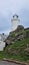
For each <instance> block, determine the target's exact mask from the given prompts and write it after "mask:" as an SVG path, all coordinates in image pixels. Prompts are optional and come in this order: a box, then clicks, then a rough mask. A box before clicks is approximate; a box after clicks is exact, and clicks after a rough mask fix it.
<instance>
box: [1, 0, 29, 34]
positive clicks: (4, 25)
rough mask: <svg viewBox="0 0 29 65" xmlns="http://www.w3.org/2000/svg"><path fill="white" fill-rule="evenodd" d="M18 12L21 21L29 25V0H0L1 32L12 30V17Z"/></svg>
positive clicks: (6, 32)
mask: <svg viewBox="0 0 29 65" xmlns="http://www.w3.org/2000/svg"><path fill="white" fill-rule="evenodd" d="M15 13H16V14H18V16H19V19H20V23H19V24H21V25H23V26H24V27H29V0H0V33H3V32H4V33H5V34H8V33H9V32H10V31H11V19H12V16H13V15H14V14H15Z"/></svg>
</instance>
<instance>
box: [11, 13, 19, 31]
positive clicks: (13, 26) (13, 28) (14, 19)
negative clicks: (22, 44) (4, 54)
mask: <svg viewBox="0 0 29 65" xmlns="http://www.w3.org/2000/svg"><path fill="white" fill-rule="evenodd" d="M19 21H20V20H19V19H18V15H16V14H15V15H14V16H13V19H12V20H11V23H12V31H14V30H15V29H16V28H17V26H18V22H19Z"/></svg>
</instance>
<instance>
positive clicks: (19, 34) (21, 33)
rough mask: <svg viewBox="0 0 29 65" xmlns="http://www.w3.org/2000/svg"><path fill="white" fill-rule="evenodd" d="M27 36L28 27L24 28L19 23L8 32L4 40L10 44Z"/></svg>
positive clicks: (28, 35)
mask: <svg viewBox="0 0 29 65" xmlns="http://www.w3.org/2000/svg"><path fill="white" fill-rule="evenodd" d="M27 37H29V28H26V29H24V27H23V26H22V25H19V26H18V27H17V29H16V30H15V31H12V32H10V34H9V36H8V37H7V39H6V40H5V41H6V42H7V44H12V43H14V42H15V41H16V40H19V41H21V40H23V39H24V38H27Z"/></svg>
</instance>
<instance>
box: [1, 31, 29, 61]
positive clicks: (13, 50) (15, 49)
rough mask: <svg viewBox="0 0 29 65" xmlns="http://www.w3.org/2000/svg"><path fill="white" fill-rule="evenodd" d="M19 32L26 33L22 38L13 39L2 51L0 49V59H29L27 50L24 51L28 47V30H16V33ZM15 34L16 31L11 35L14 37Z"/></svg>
mask: <svg viewBox="0 0 29 65" xmlns="http://www.w3.org/2000/svg"><path fill="white" fill-rule="evenodd" d="M21 33H22V34H23V33H26V37H25V38H24V39H22V40H16V41H14V44H12V45H10V44H9V45H8V46H7V47H6V48H5V49H4V50H3V51H2V52H1V51H0V59H3V58H7V59H13V60H19V61H27V60H29V52H27V51H25V49H27V48H29V30H23V31H22V32H17V34H21ZM15 34H16V33H12V34H11V37H15ZM27 45H28V47H27Z"/></svg>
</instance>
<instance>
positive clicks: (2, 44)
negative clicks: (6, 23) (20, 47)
mask: <svg viewBox="0 0 29 65" xmlns="http://www.w3.org/2000/svg"><path fill="white" fill-rule="evenodd" d="M6 38H7V36H6V35H4V34H0V51H3V49H4V47H5V42H4V40H5V39H6Z"/></svg>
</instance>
